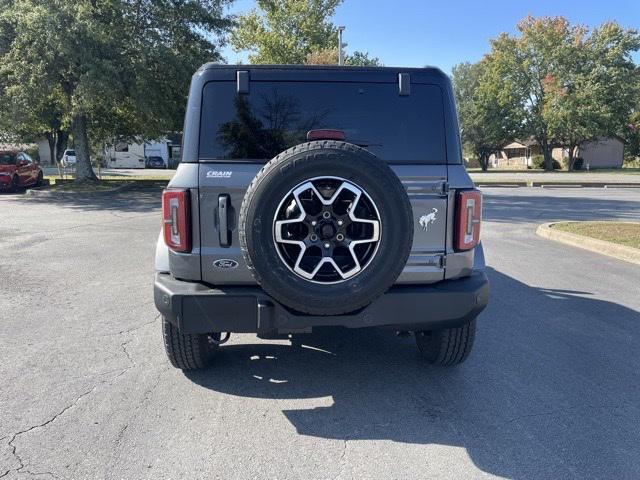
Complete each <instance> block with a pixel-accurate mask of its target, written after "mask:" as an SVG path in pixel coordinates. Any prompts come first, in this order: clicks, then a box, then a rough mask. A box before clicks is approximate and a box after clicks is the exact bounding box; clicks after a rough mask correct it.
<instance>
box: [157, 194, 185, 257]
mask: <svg viewBox="0 0 640 480" xmlns="http://www.w3.org/2000/svg"><path fill="white" fill-rule="evenodd" d="M189 204H190V202H189V190H178V189H176V190H173V189H171V190H165V191H163V192H162V230H163V232H164V243H166V244H167V246H168V247H169V248H170V249H171V250H174V251H176V252H188V251H189V250H191V215H190V208H189Z"/></svg>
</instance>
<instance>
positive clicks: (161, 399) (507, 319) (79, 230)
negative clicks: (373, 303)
mask: <svg viewBox="0 0 640 480" xmlns="http://www.w3.org/2000/svg"><path fill="white" fill-rule="evenodd" d="M0 212H2V223H0V293H1V294H0V312H1V313H0V352H1V354H2V356H1V358H2V361H0V382H1V383H0V385H1V388H0V477H1V478H3V479H22V478H25V479H26V478H32V477H38V478H45V479H46V478H55V479H79V478H82V479H92V478H96V479H98V478H99V479H103V478H104V479H125V478H126V479H133V478H135V479H142V478H150V479H151V478H153V479H158V478H167V479H177V478H207V479H209V478H221V479H235V478H237V479H244V478H278V479H286V478H318V479H361V478H372V479H374V478H375V479H379V478H403V479H404V478H452V479H453V478H456V479H457V478H514V479H516V478H517V479H520V478H554V479H556V478H580V479H583V478H617V479H625V478H628V479H636V478H640V428H639V425H640V400H639V399H640V356H639V355H638V352H640V295H638V285H640V269H638V267H637V266H634V265H632V264H626V263H624V262H620V261H617V260H614V259H611V258H608V257H602V256H599V255H596V254H594V253H591V252H587V251H582V250H578V249H573V248H571V247H569V246H566V245H562V244H557V243H553V242H551V241H548V240H546V239H542V238H540V237H537V236H536V235H535V227H536V226H537V225H538V223H541V222H546V221H553V220H559V219H583V218H592V217H595V218H603V219H607V218H618V219H624V220H631V219H635V220H637V219H638V218H640V190H638V189H606V190H604V189H548V190H547V189H529V188H520V189H507V188H491V189H486V190H485V212H484V219H485V221H484V224H483V239H484V244H485V248H486V256H487V263H488V264H489V266H490V269H489V276H490V279H491V282H492V284H491V289H492V290H491V292H492V293H491V299H490V305H489V307H488V308H487V310H486V312H485V313H484V314H483V315H482V316H481V319H480V321H479V324H478V336H477V340H476V342H477V343H476V347H475V350H474V352H473V353H472V355H471V357H470V358H469V360H468V362H467V363H465V364H464V365H462V366H461V367H459V368H454V369H438V368H432V367H428V366H426V365H424V364H423V363H422V362H421V361H420V360H419V359H418V357H417V353H416V349H415V346H414V344H413V339H412V338H397V337H395V336H393V335H391V334H389V333H387V332H384V331H378V330H362V331H348V330H331V329H322V330H318V331H316V332H314V334H312V335H306V336H299V337H295V338H294V339H293V341H291V342H289V341H283V340H278V341H274V340H272V341H263V340H258V339H257V338H255V337H254V336H252V335H233V336H232V337H231V341H230V342H229V343H228V344H226V345H224V346H222V347H221V349H220V353H219V357H218V361H217V364H216V366H214V367H213V368H211V369H208V370H205V371H202V372H193V373H188V374H186V375H185V374H183V373H182V372H180V371H178V370H175V369H173V368H172V367H170V365H169V364H168V362H167V360H166V358H165V355H164V351H163V347H162V338H161V331H160V320H159V317H158V314H157V312H156V310H155V308H154V306H153V301H152V278H153V253H154V244H155V240H156V238H157V234H158V229H159V227H160V219H159V218H160V216H159V190H157V189H154V188H146V189H145V188H143V189H139V190H136V191H127V192H121V193H118V194H115V195H101V194H98V195H78V196H73V195H65V196H64V198H57V197H54V198H27V197H24V196H22V195H13V194H0Z"/></svg>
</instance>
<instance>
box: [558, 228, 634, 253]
mask: <svg viewBox="0 0 640 480" xmlns="http://www.w3.org/2000/svg"><path fill="white" fill-rule="evenodd" d="M551 228H556V229H558V230H562V231H563V232H569V233H575V234H577V235H584V236H585V237H591V238H596V239H598V240H604V241H606V242H613V243H617V244H619V245H624V246H627V247H633V248H638V249H640V223H636V222H565V223H555V224H553V225H552V226H551Z"/></svg>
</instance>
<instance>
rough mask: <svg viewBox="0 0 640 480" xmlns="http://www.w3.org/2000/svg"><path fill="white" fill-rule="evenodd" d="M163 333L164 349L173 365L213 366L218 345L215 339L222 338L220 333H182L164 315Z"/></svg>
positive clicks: (194, 368) (193, 367)
mask: <svg viewBox="0 0 640 480" xmlns="http://www.w3.org/2000/svg"><path fill="white" fill-rule="evenodd" d="M162 335H163V337H164V349H165V351H166V352H167V357H168V358H169V361H170V362H171V365H173V366H174V367H176V368H179V369H181V370H196V369H199V368H206V367H209V366H211V364H212V363H213V356H214V353H215V351H216V350H217V347H218V345H217V344H216V343H215V342H214V340H218V341H219V340H220V334H219V333H212V334H206V333H195V334H189V333H181V332H180V330H179V329H178V327H176V326H175V325H173V324H172V323H171V322H170V321H169V320H167V319H166V318H165V317H162Z"/></svg>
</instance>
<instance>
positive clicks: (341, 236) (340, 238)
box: [336, 233, 344, 242]
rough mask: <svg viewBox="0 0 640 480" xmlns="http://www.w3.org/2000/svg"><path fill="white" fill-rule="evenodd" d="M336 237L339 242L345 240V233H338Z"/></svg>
mask: <svg viewBox="0 0 640 480" xmlns="http://www.w3.org/2000/svg"><path fill="white" fill-rule="evenodd" d="M336 238H337V239H338V241H339V242H341V241H343V240H344V235H342V234H341V233H339V234H338V235H336Z"/></svg>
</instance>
